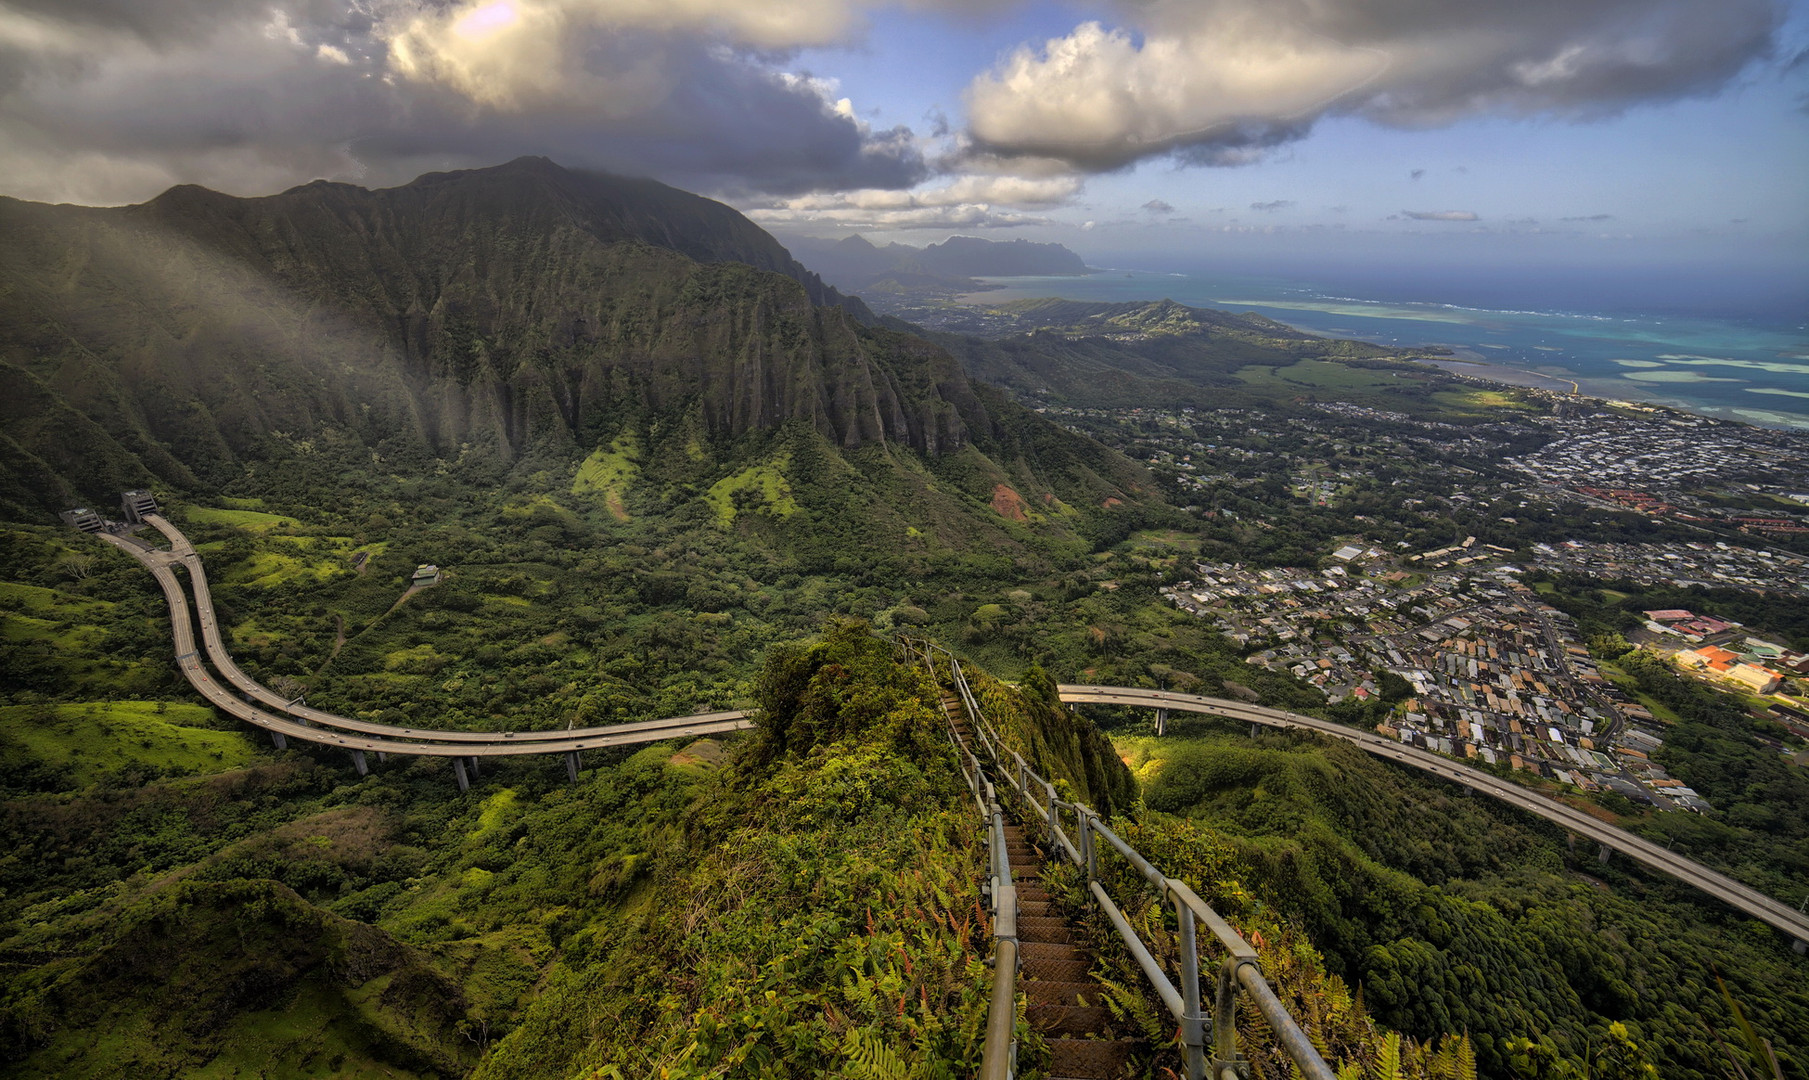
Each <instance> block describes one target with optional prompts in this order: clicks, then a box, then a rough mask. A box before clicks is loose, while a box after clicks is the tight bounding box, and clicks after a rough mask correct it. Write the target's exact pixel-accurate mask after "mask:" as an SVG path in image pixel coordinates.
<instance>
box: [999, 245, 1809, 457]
mask: <svg viewBox="0 0 1809 1080" xmlns="http://www.w3.org/2000/svg"><path fill="white" fill-rule="evenodd" d="M986 281H987V283H988V284H990V285H995V286H999V288H996V289H992V290H989V291H986V292H982V293H975V294H973V295H972V297H971V298H970V299H971V300H972V301H973V302H975V303H981V304H990V303H998V302H1002V301H1006V300H1015V299H1021V298H1030V297H1044V296H1059V297H1064V298H1067V299H1072V300H1103V301H1113V302H1120V301H1129V300H1162V299H1169V300H1174V301H1176V302H1178V303H1182V304H1187V305H1190V306H1192V307H1209V308H1221V309H1226V310H1231V311H1256V312H1260V313H1261V314H1263V315H1267V316H1268V317H1270V318H1272V319H1275V320H1277V321H1279V322H1283V323H1287V324H1288V325H1290V326H1294V327H1297V328H1299V329H1301V330H1306V331H1309V332H1311V333H1315V334H1325V335H1328V336H1331V337H1344V338H1356V339H1360V340H1363V341H1373V342H1375V343H1377V344H1381V345H1398V346H1404V347H1421V346H1428V345H1442V346H1445V347H1446V348H1448V349H1450V350H1451V351H1452V354H1453V359H1454V361H1456V362H1454V363H1451V364H1449V365H1446V366H1448V367H1449V368H1450V369H1451V370H1453V371H1463V372H1468V373H1471V374H1476V375H1482V376H1484V377H1487V378H1491V379H1496V380H1498V381H1502V382H1510V383H1517V384H1519V385H1525V386H1543V387H1547V388H1551V389H1558V390H1566V389H1574V390H1576V391H1577V392H1580V393H1583V394H1588V395H1591V396H1595V397H1602V398H1609V399H1617V400H1627V401H1642V402H1648V403H1653V404H1662V405H1669V406H1673V407H1675V408H1679V409H1684V410H1687V411H1690V412H1695V413H1701V414H1704V415H1709V416H1718V417H1722V418H1726V419H1734V420H1742V421H1745V422H1747V423H1752V424H1760V425H1763V426H1766V427H1782V428H1798V429H1803V430H1809V321H1806V320H1805V319H1804V318H1803V315H1804V314H1805V313H1800V312H1799V313H1795V317H1794V318H1793V317H1791V316H1788V315H1780V314H1774V315H1771V316H1769V317H1767V316H1763V315H1744V314H1743V315H1739V316H1716V315H1712V314H1700V313H1691V314H1682V313H1671V314H1657V313H1654V314H1646V313H1640V312H1638V311H1628V310H1624V309H1621V310H1612V311H1590V310H1586V309H1582V308H1579V309H1578V310H1557V309H1553V310H1543V309H1541V310H1525V309H1520V308H1505V307H1504V308H1490V307H1476V306H1466V305H1460V304H1454V303H1438V302H1433V301H1432V300H1389V299H1377V298H1373V297H1363V296H1353V295H1347V293H1349V292H1350V291H1352V290H1351V289H1350V288H1349V287H1348V286H1346V287H1344V288H1337V287H1328V286H1324V285H1318V284H1315V283H1312V282H1307V281H1301V280H1297V279H1287V278H1278V277H1256V276H1246V275H1232V274H1221V273H1211V272H1203V273H1172V272H1153V271H1147V270H1102V271H1100V272H1098V273H1095V274H1091V275H1088V276H1086V277H1014V278H988V279H986ZM1428 291H1434V292H1435V291H1436V290H1428Z"/></svg>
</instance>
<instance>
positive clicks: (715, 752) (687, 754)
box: [666, 739, 728, 765]
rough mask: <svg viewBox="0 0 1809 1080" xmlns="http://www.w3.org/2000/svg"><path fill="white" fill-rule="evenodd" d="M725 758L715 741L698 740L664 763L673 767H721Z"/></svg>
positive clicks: (720, 747)
mask: <svg viewBox="0 0 1809 1080" xmlns="http://www.w3.org/2000/svg"><path fill="white" fill-rule="evenodd" d="M727 756H728V755H727V753H725V752H724V750H723V749H722V744H721V743H719V742H717V741H716V740H715V739H699V740H697V741H696V742H694V743H692V744H691V745H690V746H687V747H685V748H684V749H683V750H680V751H679V752H678V753H676V754H673V755H672V756H671V757H669V758H667V759H666V761H667V762H668V763H670V764H673V765H721V764H722V763H723V760H724V759H725V758H727Z"/></svg>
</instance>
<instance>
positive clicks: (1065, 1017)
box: [1024, 1002, 1112, 1035]
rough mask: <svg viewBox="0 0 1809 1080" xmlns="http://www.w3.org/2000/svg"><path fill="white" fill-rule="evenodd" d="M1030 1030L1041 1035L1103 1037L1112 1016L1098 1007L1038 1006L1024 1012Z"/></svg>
mask: <svg viewBox="0 0 1809 1080" xmlns="http://www.w3.org/2000/svg"><path fill="white" fill-rule="evenodd" d="M1024 1020H1025V1021H1026V1022H1027V1023H1029V1025H1030V1030H1031V1031H1034V1032H1037V1033H1039V1034H1042V1035H1103V1034H1105V1033H1106V1032H1107V1031H1109V1030H1110V1025H1111V1023H1112V1014H1111V1013H1110V1012H1108V1011H1106V1009H1105V1007H1104V1006H1100V1005H1038V1004H1036V1003H1034V1002H1032V1003H1031V1004H1030V1005H1029V1006H1028V1007H1027V1008H1025V1010H1024Z"/></svg>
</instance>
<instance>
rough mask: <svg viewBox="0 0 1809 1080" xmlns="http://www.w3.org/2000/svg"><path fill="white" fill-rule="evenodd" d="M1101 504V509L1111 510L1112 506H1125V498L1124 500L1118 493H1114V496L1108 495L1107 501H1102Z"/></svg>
mask: <svg viewBox="0 0 1809 1080" xmlns="http://www.w3.org/2000/svg"><path fill="white" fill-rule="evenodd" d="M1099 505H1100V508H1101V509H1104V510H1110V509H1111V508H1112V507H1114V506H1123V505H1124V500H1123V499H1120V498H1119V497H1118V496H1116V495H1112V496H1108V497H1107V498H1106V501H1105V502H1102V503H1100V504H1099Z"/></svg>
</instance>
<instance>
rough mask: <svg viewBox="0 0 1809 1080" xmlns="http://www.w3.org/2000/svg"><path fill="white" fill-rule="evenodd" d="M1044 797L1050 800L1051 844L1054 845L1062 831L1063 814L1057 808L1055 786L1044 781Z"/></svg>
mask: <svg viewBox="0 0 1809 1080" xmlns="http://www.w3.org/2000/svg"><path fill="white" fill-rule="evenodd" d="M1043 795H1044V796H1045V797H1046V798H1047V799H1048V800H1049V842H1050V843H1051V844H1053V843H1055V838H1056V837H1057V836H1059V835H1061V830H1062V820H1061V812H1060V811H1058V810H1057V809H1056V808H1055V785H1054V784H1051V783H1049V782H1048V781H1047V780H1045V781H1043Z"/></svg>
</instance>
